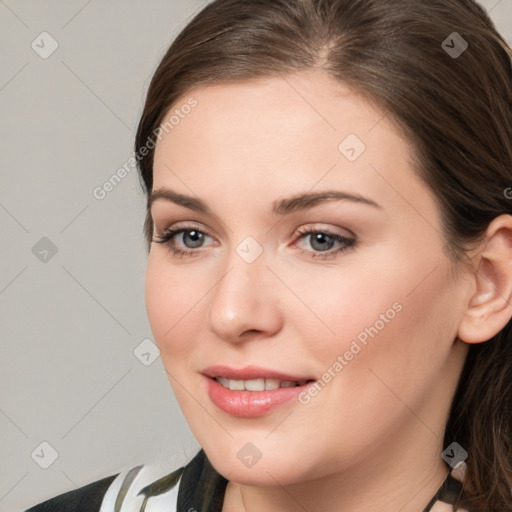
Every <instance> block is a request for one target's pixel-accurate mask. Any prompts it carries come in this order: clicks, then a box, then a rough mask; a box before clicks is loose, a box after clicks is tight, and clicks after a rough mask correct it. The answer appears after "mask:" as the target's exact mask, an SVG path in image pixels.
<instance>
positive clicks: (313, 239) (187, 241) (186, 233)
mask: <svg viewBox="0 0 512 512" xmlns="http://www.w3.org/2000/svg"><path fill="white" fill-rule="evenodd" d="M179 235H182V236H181V240H182V241H181V245H182V246H183V245H184V246H185V247H188V250H183V249H181V248H179V247H178V246H177V243H176V238H177V237H178V236H179ZM205 237H206V238H213V237H210V236H209V235H208V234H207V233H205V232H204V231H201V230H199V229H197V228H196V227H194V226H185V227H181V228H178V229H167V230H165V232H164V233H163V234H161V235H156V240H153V242H155V243H158V244H164V245H166V246H167V247H168V248H169V249H170V250H171V251H172V252H173V254H174V255H179V256H181V257H183V256H197V255H199V253H200V251H198V250H197V249H198V248H200V247H202V245H203V242H204V240H205ZM308 237H310V245H311V247H313V249H314V250H313V251H310V250H306V249H298V250H299V251H300V252H301V253H305V254H308V255H309V256H310V257H311V258H321V259H327V258H335V257H336V255H338V254H339V253H341V252H343V251H345V250H347V249H349V248H351V247H354V246H355V244H356V240H355V238H348V237H345V236H342V235H339V234H337V233H331V232H330V231H327V230H318V229H309V230H302V231H301V230H299V236H298V237H297V239H298V240H303V239H305V238H308ZM336 243H337V244H339V245H340V246H339V247H337V248H336V249H334V250H332V248H333V246H334V245H335V244H336Z"/></svg>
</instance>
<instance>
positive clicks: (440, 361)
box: [146, 71, 512, 512]
mask: <svg viewBox="0 0 512 512" xmlns="http://www.w3.org/2000/svg"><path fill="white" fill-rule="evenodd" d="M191 96H193V97H195V98H196V99H197V101H198V106H197V107H196V108H195V109H194V110H193V111H192V112H191V113H190V114H189V115H188V116H186V117H185V118H184V119H183V120H181V121H180V123H179V124H178V125H177V126H175V128H174V129H173V130H172V131H170V132H169V133H167V134H163V136H162V139H161V140H160V141H159V142H158V144H157V146H156V150H155V160H154V185H153V190H157V189H160V188H164V187H165V188H170V189H173V190H175V191H177V192H179V193H182V194H187V195H191V196H194V197H198V198H201V199H202V200H203V201H204V202H206V203H207V205H208V206H209V208H210V211H211V213H209V214H208V213H198V212H194V211H191V210H189V209H187V208H186V207H184V206H179V205H176V204H174V203H173V202H171V201H168V200H165V199H158V200H156V201H155V202H154V203H153V205H152V208H151V214H152V217H153V220H154V224H155V231H154V233H155V236H158V235H161V234H162V233H163V232H164V231H165V230H166V229H167V228H170V227H172V228H175V229H177V228H179V227H187V228H188V229H190V230H194V229H198V230H200V231H202V232H203V233H205V235H204V240H203V242H202V245H201V243H199V245H198V244H194V240H196V239H194V238H191V237H190V236H189V235H190V233H183V234H178V235H176V236H175V237H174V242H175V244H176V246H177V248H179V249H182V250H192V251H196V252H195V254H194V255H189V256H187V255H185V256H183V257H182V256H180V255H174V254H173V252H172V251H171V250H169V248H168V247H166V246H165V245H164V244H158V243H153V244H152V246H151V250H150V254H149V259H148V266H147V275H146V304H147V311H148V317H149V321H150V324H151V327H152V330H153V334H154V337H155V340H156V343H157V345H158V347H159V349H160V351H161V357H162V361H163V364H164V366H165V369H166V372H167V374H168V377H169V381H170V384H171V386H172V388H173V391H174V393H175V395H176V398H177V400H178V402H179V404H180V407H181V408H182V411H183V413H184V415H185V418H186V420H187V422H188V424H189V426H190V428H191V430H192V432H193V434H194V435H195V437H196V438H197V440H198V442H199V443H200V445H201V446H202V447H203V448H204V450H205V452H206V454H207V456H208V458H209V460H210V461H211V462H212V464H213V466H214V467H215V468H216V469H217V471H219V472H220V473H221V474H222V475H224V476H225V477H226V478H227V479H228V480H229V484H228V486H227V489H226V496H225V500H224V506H223V509H222V510H223V512H233V511H244V510H247V511H250V512H252V511H255V510H267V511H296V510H308V511H313V510H316V511H320V510H321V511H339V510H343V511H344V512H362V511H365V512H367V511H369V510H379V511H398V510H400V511H401V512H418V510H423V508H424V507H425V506H426V505H427V503H428V502H429V501H430V499H431V497H432V496H433V495H434V494H435V492H436V491H437V489H438V488H439V486H440V485H441V484H442V482H443V480H444V478H445V477H446V475H447V473H448V470H449V468H448V466H447V465H446V464H445V462H444V461H443V460H442V459H441V456H440V455H441V452H442V451H443V449H444V448H445V447H444V446H443V433H444V429H445V425H446V421H447V418H448V413H449V408H450V405H451V401H452V398H453V394H454V392H455V388H456V385H457V382H458V379H459V376H460V373H461V370H462V367H463V363H464V361H465V357H466V354H467V351H468V349H469V344H470V343H477V342H482V341H485V340H488V339H489V338H490V337H491V336H493V335H494V334H495V333H496V332H498V331H499V330H501V329H502V328H503V327H504V325H505V324H506V323H507V322H508V320H509V319H510V317H511V316H512V312H511V307H510V305H509V303H508V302H507V300H508V299H510V296H511V289H512V285H511V283H512V278H511V275H512V270H511V268H510V263H508V261H512V258H511V248H510V236H511V235H510V229H511V226H512V222H511V217H510V216H501V217H499V218H497V219H495V221H493V223H492V224H491V225H490V226H489V230H488V233H487V237H486V239H485V240H484V242H483V243H482V244H481V245H480V246H479V247H478V248H477V249H476V250H475V252H474V254H472V255H471V257H472V259H471V263H472V269H470V270H468V271H465V272H464V273H462V274H461V275H456V274H454V273H453V272H452V270H453V269H452V264H451V262H450V261H449V259H448V257H447V253H446V252H445V251H443V246H444V244H445V240H444V239H443V238H442V236H441V228H440V212H439V209H438V207H437V204H436V201H435V197H434V195H433V194H432V193H431V191H430V190H429V189H428V188H427V187H426V186H425V185H424V183H423V182H422V181H420V179H419V178H418V177H417V175H416V174H415V172H414V170H413V166H412V164H411V158H410V157H411V155H412V148H411V145H410V143H409V142H408V141H406V140H405V139H404V138H403V137H402V136H401V134H400V132H399V131H398V129H397V128H396V126H394V125H393V123H392V122H391V120H390V119H389V117H390V116H384V113H383V112H382V111H381V110H379V109H378V108H376V107H375V106H373V105H371V104H370V103H368V102H366V101H364V99H363V98H362V97H360V96H359V95H358V94H356V93H355V92H354V91H351V90H350V89H348V88H347V87H346V86H344V85H343V84H341V83H338V82H335V81H333V80H332V79H331V78H329V77H327V76H326V75H324V74H323V73H321V72H319V71H314V72H305V73H300V74H294V75H290V76H287V77H286V78H268V77H267V78H264V79H261V80H257V81H251V82H243V83H229V84H227V83H226V84H216V85H209V86H207V87H200V88H196V89H193V90H192V91H190V92H189V93H188V94H187V95H186V96H184V97H183V98H182V99H181V100H180V101H178V102H176V105H178V106H179V105H180V104H182V103H184V102H185V101H186V99H187V98H189V97H191ZM176 105H175V106H176ZM172 108H174V106H173V107H172ZM172 108H171V109H170V110H172ZM351 133H352V134H356V135H357V136H358V137H359V139H360V140H362V141H363V142H364V144H365V145H366V150H365V151H364V152H363V153H362V154H361V155H360V156H359V157H358V158H357V159H356V160H355V161H353V162H351V161H349V160H348V159H347V158H346V157H345V156H344V155H343V154H342V153H341V152H340V151H339V149H338V145H339V144H340V143H341V142H342V141H343V140H344V139H345V137H346V136H347V135H348V134H351ZM331 189H335V190H343V191H348V192H351V193H355V194H360V195H362V196H365V197H367V198H369V199H371V200H373V201H375V202H376V203H378V204H379V205H380V206H381V207H380V208H375V207H372V206H369V205H365V204H361V203H356V202H350V201H346V200H345V201H331V202H326V203H323V204H320V205H317V206H316V207H314V208H312V209H310V210H305V211H298V212H294V213H290V214H288V215H286V216H284V217H279V216H276V215H272V214H270V208H271V206H272V204H273V202H274V201H275V200H277V199H282V198H286V197H290V196H292V195H295V194H299V193H303V192H309V191H311V192H319V191H324V190H331ZM303 228H304V229H305V228H307V229H312V228H315V229H318V230H323V231H322V232H324V233H327V234H330V233H334V234H340V235H342V236H345V237H351V238H354V237H355V239H356V244H355V246H352V247H350V246H349V247H348V248H347V250H345V251H343V252H340V253H337V254H335V251H336V249H337V248H339V247H342V246H343V245H342V244H340V243H339V242H336V241H331V242H330V245H329V240H332V239H328V243H327V244H326V243H325V242H324V246H323V247H324V248H325V249H326V250H324V251H322V246H321V245H318V244H315V242H314V239H313V236H310V235H306V236H305V237H302V238H300V235H299V234H298V233H297V230H298V229H301V230H302V229H303ZM305 230H306V229H305ZM247 236H252V237H253V238H254V239H255V240H256V241H257V242H258V244H259V245H260V246H261V248H262V249H263V252H262V254H261V255H260V256H259V257H258V258H257V259H256V260H255V261H254V262H252V263H247V262H246V261H244V260H243V259H242V258H241V257H240V256H239V255H238V254H237V252H236V248H237V246H238V244H240V242H241V241H242V240H244V239H245V237H247ZM300 249H302V250H303V252H300ZM325 252H330V253H331V257H330V258H329V259H320V258H313V257H312V255H319V254H320V255H322V254H325ZM397 302H398V303H399V304H400V305H401V306H402V309H401V311H400V312H397V313H396V315H395V316H394V318H393V319H391V320H389V321H388V322H386V323H385V326H384V327H383V328H382V329H381V330H380V331H379V333H378V335H377V336H375V337H374V338H373V339H370V340H369V341H368V343H367V345H366V346H363V347H364V348H362V350H361V351H360V352H359V353H358V354H357V355H356V356H354V357H353V359H352V360H351V361H348V364H347V365H346V366H344V367H343V369H342V370H341V371H339V372H337V373H335V376H334V377H333V378H332V379H331V380H330V382H329V383H327V385H326V386H325V387H324V388H323V389H322V390H321V391H320V392H319V393H318V394H317V396H315V397H314V398H312V399H311V401H310V402H309V403H307V404H300V403H298V402H297V401H292V402H291V403H288V404H286V405H283V406H281V407H279V408H277V409H274V410H273V411H271V412H270V413H268V414H266V415H264V416H262V417H258V418H238V417H233V416H230V415H228V414H226V413H225V412H223V411H221V410H220V409H218V408H217V407H216V406H215V405H214V404H213V403H212V402H211V401H210V399H209V397H208V395H207V392H206V387H205V382H204V377H203V376H202V375H201V374H200V372H201V371H202V370H203V369H204V368H205V367H207V366H210V365H217V364H224V365H228V366H231V367H234V368H240V367H243V366H246V365H249V364H251V365H257V366H262V367H266V368H272V369H277V370H281V371H287V372H289V373H292V374H298V375H313V376H315V378H316V379H322V375H323V374H324V373H325V372H326V371H327V370H328V368H330V367H331V368H332V366H333V364H334V363H335V361H336V360H337V357H338V355H343V354H344V353H345V352H346V351H347V350H348V349H349V348H350V346H351V343H352V341H353V340H354V339H356V337H357V335H358V334H359V333H361V331H364V329H365V328H366V327H369V326H372V325H374V324H375V323H376V321H377V320H379V318H380V316H379V315H381V314H383V313H385V312H386V311H387V310H389V309H390V308H392V305H393V304H394V303H397ZM248 442H251V443H253V444H254V445H255V446H256V447H257V448H258V450H259V451H260V452H261V454H262V456H261V459H260V460H259V461H258V462H257V463H256V464H255V465H254V466H252V467H250V468H249V467H246V466H245V465H244V464H243V463H242V462H241V461H240V460H239V459H238V457H237V453H238V451H239V450H240V449H241V448H242V447H243V446H244V445H245V444H246V443H248Z"/></svg>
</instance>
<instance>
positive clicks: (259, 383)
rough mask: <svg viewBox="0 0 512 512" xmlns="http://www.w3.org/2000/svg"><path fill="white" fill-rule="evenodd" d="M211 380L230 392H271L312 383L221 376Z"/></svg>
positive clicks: (304, 380) (307, 381) (309, 380)
mask: <svg viewBox="0 0 512 512" xmlns="http://www.w3.org/2000/svg"><path fill="white" fill-rule="evenodd" d="M213 380H215V381H216V382H218V383H219V384H221V385H222V386H224V387H225V388H227V389H230V390H231V391H272V390H274V389H279V388H294V387H297V386H304V385H306V384H308V383H309V382H314V380H313V379H301V380H279V379H274V378H257V379H247V380H243V379H230V378H228V377H221V376H217V377H213Z"/></svg>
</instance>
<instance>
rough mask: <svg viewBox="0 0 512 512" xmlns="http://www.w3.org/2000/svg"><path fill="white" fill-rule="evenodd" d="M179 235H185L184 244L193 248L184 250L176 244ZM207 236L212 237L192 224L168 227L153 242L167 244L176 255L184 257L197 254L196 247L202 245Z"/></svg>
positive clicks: (183, 237)
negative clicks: (175, 227) (174, 227)
mask: <svg viewBox="0 0 512 512" xmlns="http://www.w3.org/2000/svg"><path fill="white" fill-rule="evenodd" d="M178 235H183V236H182V237H181V239H182V244H184V245H185V247H189V248H191V250H188V251H187V250H183V249H180V248H178V247H177V246H176V240H175V238H176V237H177V236H178ZM205 236H206V237H208V238H211V237H210V236H209V235H208V234H206V233H205V232H204V231H201V230H199V229H196V228H195V227H192V226H188V227H183V228H179V229H167V230H165V232H164V233H163V234H162V235H156V238H157V239H156V240H153V242H155V243H157V244H164V245H166V246H167V247H168V248H169V249H170V250H171V251H172V252H173V253H174V255H180V256H182V257H183V256H192V255H195V253H198V251H196V250H194V249H197V248H198V247H200V246H201V244H202V242H203V241H204V238H205Z"/></svg>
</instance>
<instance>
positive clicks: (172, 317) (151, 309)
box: [145, 254, 204, 367]
mask: <svg viewBox="0 0 512 512" xmlns="http://www.w3.org/2000/svg"><path fill="white" fill-rule="evenodd" d="M145 294H146V309H147V315H148V320H149V323H150V326H151V330H152V331H153V335H154V338H155V342H156V344H157V346H158V348H159V349H160V352H161V356H162V360H163V363H164V365H165V366H166V367H167V363H168V362H169V361H170V360H171V358H170V357H169V355H170V354H172V356H173V358H172V360H181V359H184V358H185V357H186V355H187V354H188V353H189V352H190V351H191V350H192V348H193V346H194V339H195V338H194V336H191V334H192V333H191V329H195V328H197V322H194V321H193V320H194V314H197V311H195V310H196V309H198V308H199V307H200V305H201V302H200V299H201V296H202V294H204V292H203V293H201V292H200V291H199V290H198V289H197V287H194V286H193V285H192V283H191V282H190V276H188V275H187V274H186V273H185V272H179V271H178V272H177V271H176V270H173V268H172V266H171V265H169V264H166V262H165V259H164V258H163V257H162V256H160V255H152V254H150V257H149V259H148V265H147V269H146V284H145Z"/></svg>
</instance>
